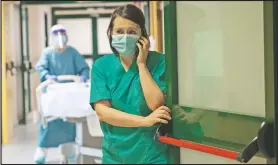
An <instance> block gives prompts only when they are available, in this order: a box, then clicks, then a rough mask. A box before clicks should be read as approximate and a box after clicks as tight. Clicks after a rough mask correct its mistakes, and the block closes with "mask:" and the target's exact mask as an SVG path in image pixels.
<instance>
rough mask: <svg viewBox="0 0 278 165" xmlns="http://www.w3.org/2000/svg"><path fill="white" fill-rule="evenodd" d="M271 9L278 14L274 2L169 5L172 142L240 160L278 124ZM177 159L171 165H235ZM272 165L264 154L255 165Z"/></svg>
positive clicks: (186, 155) (187, 153) (181, 154)
mask: <svg viewBox="0 0 278 165" xmlns="http://www.w3.org/2000/svg"><path fill="white" fill-rule="evenodd" d="M272 9H274V12H276V13H277V11H275V10H276V8H273V2H262V1H261V2H259V1H258V2H251V1H250V2H247V1H246V2H236V1H234V2H204V1H202V2H198V1H196V2H189V1H184V2H182V1H167V2H165V6H164V19H165V20H164V21H165V26H164V28H165V54H166V60H167V66H166V70H167V89H168V93H167V105H168V106H170V107H171V108H172V115H173V123H172V126H173V130H172V136H173V137H174V138H177V139H182V140H188V141H191V142H195V143H198V144H204V145H207V146H213V147H217V148H221V149H227V150H231V151H236V152H241V151H242V150H243V148H244V147H245V146H246V145H247V144H248V143H250V141H251V140H253V139H254V137H256V136H257V135H258V130H259V129H260V126H261V124H262V122H264V121H266V122H274V121H275V115H274V112H275V110H278V108H275V106H274V105H275V104H274V100H276V99H275V98H276V97H277V96H276V97H275V93H274V91H275V89H276V85H275V84H274V75H276V74H277V73H275V72H274V71H275V70H274V66H276V63H275V65H274V63H273V61H274V59H275V58H274V57H276V56H277V55H278V54H277V55H276V54H274V47H273V44H274V40H275V41H276V40H277V39H275V38H273V32H275V34H276V33H277V27H274V25H275V24H274V23H273V22H274V21H276V22H277V18H276V20H275V19H274V15H273V10H272ZM276 15H277V14H276ZM276 17H277V16H276ZM275 26H277V25H275ZM273 27H274V28H273ZM276 35H277V34H276ZM275 37H276V36H275ZM276 45H277V44H276ZM275 49H276V48H275ZM275 53H277V51H276V52H275ZM274 55H275V56H274ZM274 139H275V138H274ZM173 152H175V153H174V154H170V155H172V156H171V158H172V159H171V160H172V162H173V163H182V164H195V163H201V164H202V163H204V164H206V163H224V164H225V163H236V161H235V160H230V159H226V158H221V157H218V156H213V155H211V154H207V153H204V152H198V151H193V150H190V149H186V148H176V149H174V150H173ZM272 161H273V159H272V160H270V159H265V157H264V156H263V155H262V154H260V153H258V154H257V155H256V156H255V157H253V158H252V159H251V160H250V162H251V163H270V162H272ZM275 161H276V160H275Z"/></svg>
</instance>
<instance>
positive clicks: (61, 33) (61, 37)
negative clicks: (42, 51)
mask: <svg viewBox="0 0 278 165" xmlns="http://www.w3.org/2000/svg"><path fill="white" fill-rule="evenodd" d="M52 38H53V41H54V44H55V46H56V47H59V48H61V49H63V48H64V47H65V46H66V43H67V41H68V39H67V34H66V31H65V30H64V29H59V30H54V31H53V32H52Z"/></svg>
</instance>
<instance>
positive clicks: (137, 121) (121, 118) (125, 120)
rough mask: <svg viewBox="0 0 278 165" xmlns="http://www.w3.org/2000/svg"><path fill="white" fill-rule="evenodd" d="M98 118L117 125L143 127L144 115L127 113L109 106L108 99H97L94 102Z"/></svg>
mask: <svg viewBox="0 0 278 165" xmlns="http://www.w3.org/2000/svg"><path fill="white" fill-rule="evenodd" d="M94 108H95V111H96V113H97V115H98V117H99V120H101V121H104V122H106V123H108V124H111V125H114V126H118V127H143V126H145V125H144V117H143V116H137V115H132V114H128V113H125V112H122V111H119V110H116V109H114V108H111V105H110V102H109V101H108V100H102V101H98V102H96V103H95V104H94Z"/></svg>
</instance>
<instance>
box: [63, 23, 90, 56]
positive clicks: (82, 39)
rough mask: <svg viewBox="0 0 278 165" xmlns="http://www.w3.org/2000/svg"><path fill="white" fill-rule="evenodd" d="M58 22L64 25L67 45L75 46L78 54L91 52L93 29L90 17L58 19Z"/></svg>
mask: <svg viewBox="0 0 278 165" xmlns="http://www.w3.org/2000/svg"><path fill="white" fill-rule="evenodd" d="M58 23H59V24H62V25H64V26H65V27H66V29H67V33H68V37H69V41H68V44H69V45H71V46H73V47H74V48H76V49H77V50H78V51H79V52H80V54H83V55H92V54H93V45H92V44H93V40H92V31H93V29H92V20H91V18H82V19H81V18H79V19H59V20H58Z"/></svg>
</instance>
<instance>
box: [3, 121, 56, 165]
mask: <svg viewBox="0 0 278 165" xmlns="http://www.w3.org/2000/svg"><path fill="white" fill-rule="evenodd" d="M27 123H28V124H27V125H20V126H17V127H16V130H15V135H14V138H13V139H12V142H11V144H7V145H3V146H2V147H3V148H2V163H3V164H34V161H33V155H34V152H35V149H36V144H37V134H38V128H39V125H38V124H34V123H33V122H32V121H31V120H28V122H27ZM46 161H47V162H46V163H47V164H59V152H58V149H55V148H53V149H50V150H49V151H48V155H47V160H46Z"/></svg>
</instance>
